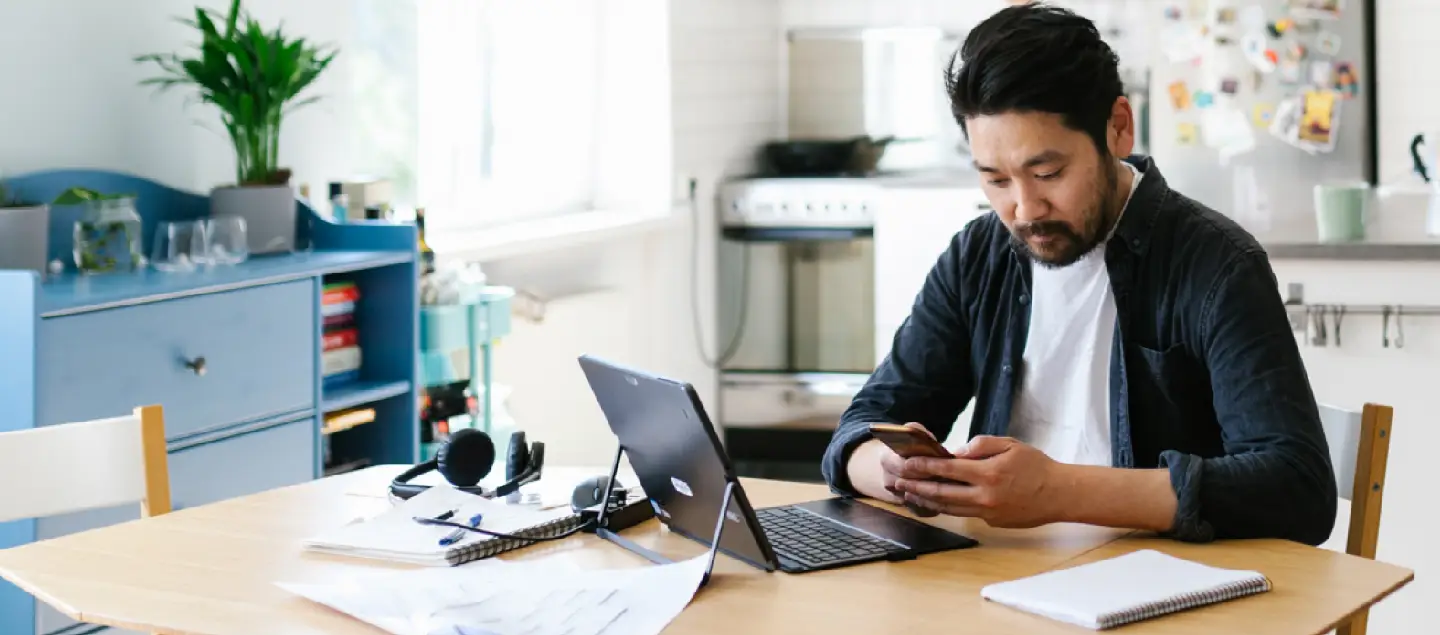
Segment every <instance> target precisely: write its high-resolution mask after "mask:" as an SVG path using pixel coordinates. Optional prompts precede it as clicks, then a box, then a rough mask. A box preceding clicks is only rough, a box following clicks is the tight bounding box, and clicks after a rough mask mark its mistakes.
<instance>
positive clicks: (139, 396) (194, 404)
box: [37, 278, 317, 439]
mask: <svg viewBox="0 0 1440 635" xmlns="http://www.w3.org/2000/svg"><path fill="white" fill-rule="evenodd" d="M315 293H316V291H315V281H314V280H313V279H309V278H306V279H302V280H295V281H291V282H284V283H279V284H270V285H261V286H257V287H251V288H246V289H237V290H234V291H225V292H221V293H209V294H204V295H197V296H192V297H188V298H182V299H178V300H170V301H166V302H154V303H150V304H142V305H139V306H133V307H125V308H119V309H108V310H103V311H95V312H93V313H82V314H79V315H68V316H63V317H57V318H52V319H46V320H44V321H42V322H41V324H40V334H39V337H40V345H41V348H42V349H43V350H44V351H45V353H44V356H43V358H42V359H41V360H40V361H41V363H40V365H39V378H40V382H39V385H38V386H37V389H38V390H39V392H40V399H39V401H38V403H37V406H38V407H39V410H40V417H39V419H40V425H51V424H56V423H64V422H67V421H84V420H87V419H97V418H100V417H106V416H112V415H113V414H114V413H116V412H125V411H126V410H127V409H128V408H133V407H134V404H136V403H142V404H144V403H158V404H162V405H164V406H165V432H166V436H167V437H169V438H171V439H177V438H182V437H186V436H189V435H192V434H196V433H200V432H204V431H207V430H214V429H217V428H222V427H225V426H228V425H234V424H237V423H241V422H246V421H253V420H259V419H264V418H269V417H275V416H280V415H284V414H286V413H293V412H298V411H302V410H306V409H313V408H314V407H315V382H316V376H317V375H316V370H315V359H314V356H313V355H310V354H308V353H311V352H313V351H314V350H315V346H316V344H315V338H316V331H315V308H314V305H315ZM77 386H84V387H85V394H84V398H80V399H77V398H75V397H76V396H77V395H76V394H75V392H74V390H75V387H77Z"/></svg>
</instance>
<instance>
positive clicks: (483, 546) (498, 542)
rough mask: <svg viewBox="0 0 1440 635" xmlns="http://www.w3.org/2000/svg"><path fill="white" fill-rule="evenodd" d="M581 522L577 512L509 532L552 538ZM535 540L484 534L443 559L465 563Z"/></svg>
mask: <svg viewBox="0 0 1440 635" xmlns="http://www.w3.org/2000/svg"><path fill="white" fill-rule="evenodd" d="M582 522H584V520H583V517H582V516H580V515H579V514H571V515H568V516H565V517H563V518H556V519H554V520H551V521H549V522H546V523H544V524H540V525H535V526H532V527H526V528H525V529H521V530H520V531H516V532H511V533H512V534H513V535H515V536H525V537H527V538H535V539H544V538H553V537H554V536H556V535H557V534H562V533H565V532H567V531H570V530H572V529H574V528H576V527H578V526H579V525H580V523H582ZM535 542H536V541H535V540H517V539H515V538H500V537H498V536H486V537H485V539H484V540H478V541H476V542H472V543H470V544H468V545H464V546H460V547H456V548H454V549H451V550H449V551H447V552H446V553H445V560H446V561H447V562H449V563H450V565H451V566H454V565H459V564H465V563H467V562H470V561H473V560H481V559H484V558H489V557H491V556H494V555H498V554H502V553H505V552H506V551H510V550H512V549H519V548H521V547H526V546H529V545H532V544H535Z"/></svg>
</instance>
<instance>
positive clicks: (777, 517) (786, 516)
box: [755, 507, 906, 570]
mask: <svg viewBox="0 0 1440 635" xmlns="http://www.w3.org/2000/svg"><path fill="white" fill-rule="evenodd" d="M755 516H756V518H758V519H759V520H760V527H761V528H762V529H764V530H765V536H766V538H768V539H769V540H770V546H771V547H772V548H774V550H775V555H776V556H777V557H779V558H780V559H781V564H782V566H783V565H786V564H787V563H785V562H784V561H785V560H790V561H793V562H794V563H796V564H799V565H800V567H789V566H786V567H783V568H786V569H790V568H796V569H802V570H803V569H819V568H824V567H828V566H832V565H836V564H840V563H845V562H851V561H855V560H875V559H877V558H880V557H884V556H887V555H889V554H892V553H897V552H902V551H905V549H906V548H905V547H904V546H903V545H900V544H898V543H895V542H891V541H889V540H885V539H883V538H877V537H875V536H872V535H870V534H867V533H865V532H862V531H859V530H857V529H854V528H853V527H849V526H847V525H844V524H842V523H839V522H836V521H835V520H832V519H830V518H826V517H824V516H821V515H820V514H817V513H815V512H812V511H810V510H807V509H802V508H799V507H766V508H762V509H757V510H755Z"/></svg>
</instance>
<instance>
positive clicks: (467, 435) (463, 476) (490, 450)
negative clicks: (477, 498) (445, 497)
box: [435, 428, 495, 487]
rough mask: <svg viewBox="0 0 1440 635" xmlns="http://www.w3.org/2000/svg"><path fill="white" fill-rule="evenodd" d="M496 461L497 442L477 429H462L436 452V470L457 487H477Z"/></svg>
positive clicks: (452, 433) (453, 433)
mask: <svg viewBox="0 0 1440 635" xmlns="http://www.w3.org/2000/svg"><path fill="white" fill-rule="evenodd" d="M494 464H495V443H494V442H492V441H491V440H490V435H487V434H485V433H484V432H481V431H480V430H476V429H474V428H461V429H459V430H456V431H454V432H451V433H450V438H449V439H448V440H446V441H445V443H444V444H443V445H441V446H440V450H439V451H438V452H436V454H435V465H436V469H437V470H439V471H440V474H441V475H442V476H444V477H445V480H446V481H447V482H449V483H450V484H451V485H454V486H455V487H474V486H475V484H476V483H479V482H480V479H482V478H485V476H486V475H488V474H489V473H490V467H491V466H492V465H494Z"/></svg>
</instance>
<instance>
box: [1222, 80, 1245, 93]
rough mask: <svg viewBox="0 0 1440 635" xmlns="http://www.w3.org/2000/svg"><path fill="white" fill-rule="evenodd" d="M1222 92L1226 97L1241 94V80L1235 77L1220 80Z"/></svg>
mask: <svg viewBox="0 0 1440 635" xmlns="http://www.w3.org/2000/svg"><path fill="white" fill-rule="evenodd" d="M1220 92H1222V93H1225V94H1226V95H1234V94H1235V93H1238V92H1240V80H1238V79H1235V78H1234V77H1226V78H1225V79H1222V80H1220Z"/></svg>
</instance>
